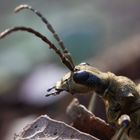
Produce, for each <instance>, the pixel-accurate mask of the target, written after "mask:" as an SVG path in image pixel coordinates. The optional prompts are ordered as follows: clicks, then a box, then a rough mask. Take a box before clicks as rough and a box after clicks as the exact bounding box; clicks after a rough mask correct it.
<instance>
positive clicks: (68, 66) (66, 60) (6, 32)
mask: <svg viewBox="0 0 140 140" xmlns="http://www.w3.org/2000/svg"><path fill="white" fill-rule="evenodd" d="M17 31H25V32H29V33H32V34H34V35H35V36H37V37H38V38H40V39H41V40H43V41H44V42H45V43H47V44H48V45H49V48H50V49H53V50H54V51H55V53H56V54H57V55H58V56H59V57H60V59H61V61H62V63H63V64H65V66H66V67H67V68H69V70H71V71H73V70H74V68H73V66H72V65H71V63H70V61H69V60H68V58H67V57H65V56H64V55H63V54H62V52H61V51H60V50H59V49H58V48H56V46H55V45H54V44H53V43H52V42H51V41H49V39H48V38H47V37H46V36H44V35H42V34H41V33H39V32H38V31H36V30H34V29H32V28H29V27H24V26H16V27H13V28H10V29H6V30H5V31H3V32H1V33H0V39H2V38H4V37H6V36H7V35H9V34H10V33H13V32H17Z"/></svg>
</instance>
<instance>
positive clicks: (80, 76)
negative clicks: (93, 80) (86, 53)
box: [73, 71, 89, 83]
mask: <svg viewBox="0 0 140 140" xmlns="http://www.w3.org/2000/svg"><path fill="white" fill-rule="evenodd" d="M88 78H89V73H88V72H86V71H78V72H75V73H74V75H73V79H74V81H75V82H76V83H83V81H87V80H88Z"/></svg>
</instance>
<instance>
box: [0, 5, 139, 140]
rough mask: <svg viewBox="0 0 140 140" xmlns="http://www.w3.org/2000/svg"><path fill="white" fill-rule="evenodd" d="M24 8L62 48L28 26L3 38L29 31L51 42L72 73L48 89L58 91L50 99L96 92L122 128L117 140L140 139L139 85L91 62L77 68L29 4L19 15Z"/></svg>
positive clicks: (3, 33)
mask: <svg viewBox="0 0 140 140" xmlns="http://www.w3.org/2000/svg"><path fill="white" fill-rule="evenodd" d="M23 9H29V10H31V11H32V12H34V13H35V14H36V15H37V16H39V17H40V18H41V20H42V21H43V22H44V23H45V25H46V27H47V28H48V30H49V31H50V32H52V34H53V36H54V38H55V39H56V40H57V41H58V43H59V45H60V47H61V48H60V49H58V48H56V46H55V45H54V44H53V43H52V42H51V41H50V40H49V39H48V38H47V37H46V36H44V35H42V34H41V33H39V32H38V31H36V30H34V29H32V28H29V27H25V26H19V27H17V26H16V27H14V28H10V29H7V30H5V31H4V32H1V33H0V39H2V38H4V37H5V36H7V35H8V34H10V33H12V32H16V31H26V32H29V33H32V34H34V35H35V36H37V37H38V38H40V39H41V40H43V41H44V42H45V43H47V44H48V45H49V48H50V49H53V50H54V51H55V53H56V54H57V55H58V56H59V57H60V59H61V60H62V63H63V64H64V65H65V66H66V67H67V68H68V69H69V70H70V72H68V73H67V74H66V75H64V77H63V78H62V79H61V80H60V81H58V82H57V83H56V85H55V86H54V87H52V88H50V89H48V91H49V92H50V91H51V90H52V89H54V90H55V92H54V93H50V94H47V95H46V96H50V95H56V94H59V93H60V92H62V91H67V92H69V93H71V94H75V93H82V94H86V93H93V92H94V91H95V92H96V93H97V95H99V96H100V97H101V98H102V99H103V100H104V103H105V107H106V114H107V119H108V121H109V122H110V123H113V124H115V125H116V127H118V129H119V132H118V135H116V137H115V140H119V139H120V137H121V135H122V133H126V134H127V135H128V136H129V137H131V138H133V139H140V86H139V85H136V84H135V83H134V82H133V81H131V80H130V79H129V78H127V77H124V76H116V75H115V74H113V73H111V72H101V71H100V70H98V69H96V68H94V67H92V66H91V65H89V64H87V63H81V64H79V65H77V66H75V65H74V63H73V60H72V58H71V56H70V53H69V52H68V51H67V49H66V48H65V46H64V43H63V42H62V40H61V39H60V38H59V36H58V35H57V33H56V32H55V30H54V29H53V27H52V26H51V24H50V23H49V22H48V20H47V19H46V18H44V16H43V15H42V14H41V13H40V12H38V11H37V10H35V9H33V8H32V7H31V6H28V5H20V6H18V7H17V8H16V9H15V12H19V11H21V10H23ZM122 118H123V119H122Z"/></svg>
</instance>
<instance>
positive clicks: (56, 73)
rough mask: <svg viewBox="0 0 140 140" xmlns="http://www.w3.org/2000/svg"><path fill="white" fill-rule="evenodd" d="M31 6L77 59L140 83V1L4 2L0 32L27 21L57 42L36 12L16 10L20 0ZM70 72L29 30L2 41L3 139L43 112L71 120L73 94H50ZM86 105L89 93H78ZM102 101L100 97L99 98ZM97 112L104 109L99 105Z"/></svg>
mask: <svg viewBox="0 0 140 140" xmlns="http://www.w3.org/2000/svg"><path fill="white" fill-rule="evenodd" d="M25 3H26V4H29V5H31V6H32V7H34V8H35V9H37V10H39V11H41V13H42V14H43V15H44V16H46V17H47V18H48V20H49V21H50V23H51V24H52V25H53V27H54V28H55V29H56V31H57V33H58V34H59V35H60V37H61V38H62V39H63V41H64V43H65V46H66V47H67V48H68V49H69V50H70V52H71V54H72V57H73V58H74V60H75V63H77V64H78V63H80V62H83V61H86V62H88V63H90V64H92V65H93V66H95V67H98V68H99V69H101V70H103V71H112V72H114V73H116V74H118V75H125V76H128V77H129V78H131V79H133V80H135V81H139V78H140V75H139V70H140V62H139V60H140V14H139V13H140V1H139V0H133V1H132V0H123V1H121V0H114V1H111V0H86V1H85V0H71V1H69V0H39V1H35V0H32V1H31V0H30V1H27V0H22V1H20V0H13V1H8V0H0V32H1V31H3V30H4V29H6V28H9V27H12V26H16V25H25V26H30V27H32V28H34V29H36V30H38V31H40V32H42V33H43V34H45V35H46V36H47V37H48V38H49V39H50V40H51V41H52V42H54V43H55V44H56V45H57V43H56V41H55V40H54V39H53V37H52V35H51V34H50V33H49V31H48V30H46V28H45V26H44V24H43V23H42V22H41V21H40V19H39V18H38V17H37V16H36V15H35V14H33V13H32V12H30V11H28V10H25V11H22V12H21V13H18V14H14V13H13V9H14V8H15V7H16V6H17V5H19V4H25ZM65 72H67V68H65V67H64V66H63V65H62V64H61V62H60V60H59V59H58V57H57V56H56V54H55V53H54V52H53V51H52V50H49V49H48V47H47V45H46V44H44V43H43V42H41V41H40V40H39V39H37V38H35V37H34V36H33V35H30V34H28V33H21V32H18V33H14V34H12V35H10V36H8V37H7V38H5V39H3V40H0V138H1V140H11V139H12V137H13V135H14V134H15V133H18V132H19V131H20V130H21V129H22V128H23V127H24V126H25V125H26V124H28V123H29V122H31V121H32V120H33V119H35V118H36V117H37V116H39V115H41V114H48V115H49V116H51V117H52V118H55V119H57V120H62V121H66V122H67V121H68V120H67V118H66V115H65V109H66V106H67V105H68V104H69V102H70V101H71V99H72V96H71V95H69V94H65V93H64V94H61V95H59V96H55V97H54V96H52V97H48V98H46V97H45V95H46V94H47V92H46V90H47V89H48V88H49V87H51V86H53V85H54V84H55V82H57V81H58V80H59V79H60V78H61V77H62V76H63V74H64V73H65ZM77 97H78V98H79V100H80V102H81V103H82V104H85V105H87V102H88V100H89V98H90V96H89V95H88V96H86V95H85V96H78V95H77ZM97 102H99V99H98V101H97ZM95 113H96V115H98V116H100V117H102V118H104V116H105V115H104V112H103V111H102V110H101V109H100V108H97V107H96V106H95Z"/></svg>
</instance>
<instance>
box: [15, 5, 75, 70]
mask: <svg viewBox="0 0 140 140" xmlns="http://www.w3.org/2000/svg"><path fill="white" fill-rule="evenodd" d="M23 9H29V10H31V11H32V12H33V13H35V14H36V15H37V16H38V17H40V18H41V20H42V21H43V23H45V25H46V27H47V29H48V30H49V31H50V32H51V33H52V34H53V36H54V38H55V39H56V41H57V42H58V44H59V45H60V47H61V49H62V50H63V54H64V56H65V57H66V58H67V59H68V61H69V63H71V65H72V67H73V68H74V67H75V66H74V63H73V60H72V57H71V55H70V52H69V51H68V50H67V49H66V47H65V46H64V43H63V41H62V40H61V39H60V37H59V35H58V34H57V33H56V31H55V30H54V28H53V27H52V25H51V24H50V23H49V21H48V20H47V19H46V18H45V17H44V16H43V15H42V14H41V13H40V12H39V11H37V10H36V9H34V8H32V7H31V6H29V5H27V4H23V5H19V6H17V7H16V8H15V10H14V12H15V13H17V12H19V11H21V10H23Z"/></svg>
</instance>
